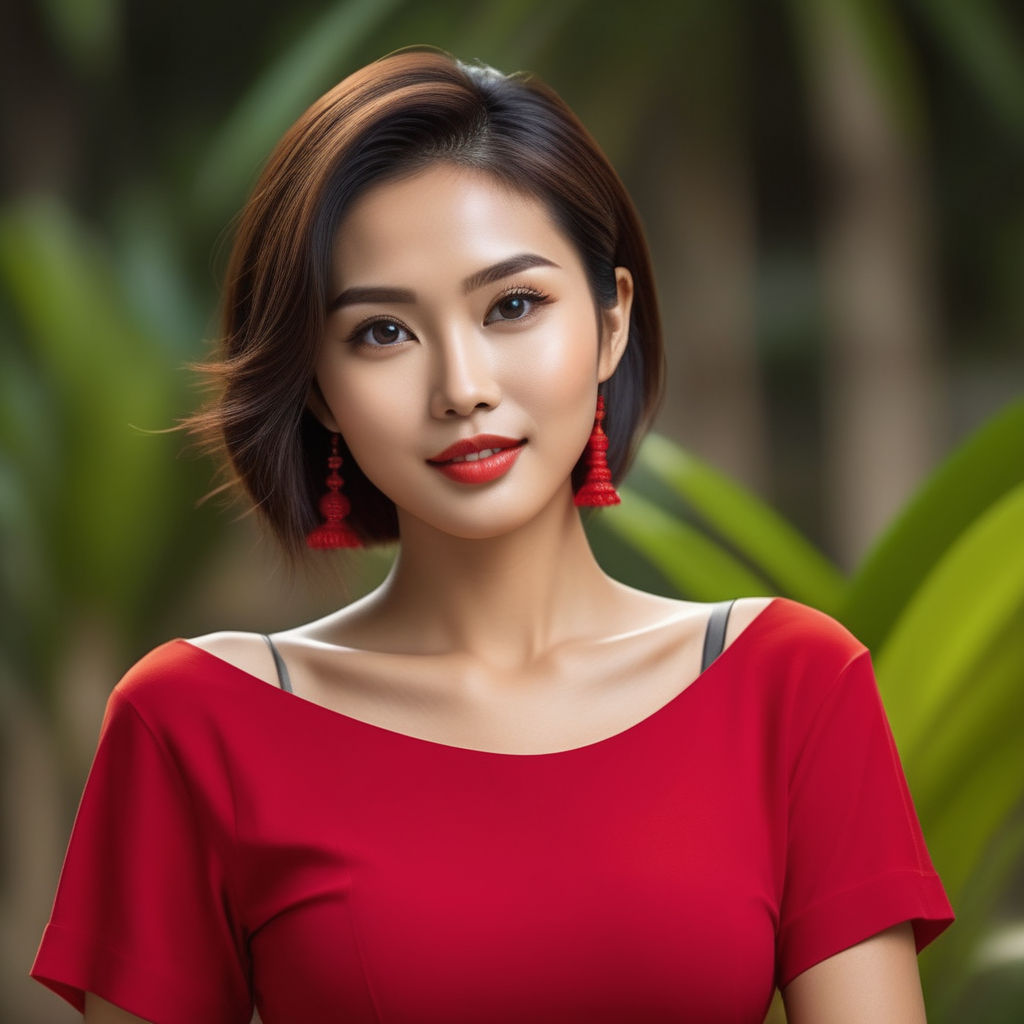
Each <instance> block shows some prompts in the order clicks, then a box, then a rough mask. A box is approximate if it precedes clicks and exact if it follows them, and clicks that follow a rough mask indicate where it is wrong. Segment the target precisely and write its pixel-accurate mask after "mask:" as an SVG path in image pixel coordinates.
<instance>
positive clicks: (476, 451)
mask: <svg viewBox="0 0 1024 1024" xmlns="http://www.w3.org/2000/svg"><path fill="white" fill-rule="evenodd" d="M524 444H526V439H525V438H516V437H502V436H501V435H500V434H477V435H476V436H475V437H466V438H463V439H462V440H461V441H456V442H455V444H452V445H449V446H448V447H447V448H445V450H444V451H443V452H438V453H437V455H432V456H431V457H430V458H429V459H427V462H429V463H430V464H431V465H435V466H436V465H439V464H442V463H451V462H476V461H479V460H480V459H487V458H491V457H493V456H494V455H497V454H500V453H501V452H503V451H507V450H508V449H510V448H519V447H521V446H522V445H524Z"/></svg>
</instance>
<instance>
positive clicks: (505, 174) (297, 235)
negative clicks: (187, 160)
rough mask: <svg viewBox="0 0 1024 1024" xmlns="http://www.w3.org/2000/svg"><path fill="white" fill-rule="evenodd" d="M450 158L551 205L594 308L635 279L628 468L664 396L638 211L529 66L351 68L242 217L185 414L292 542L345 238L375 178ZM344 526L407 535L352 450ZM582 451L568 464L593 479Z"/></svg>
mask: <svg viewBox="0 0 1024 1024" xmlns="http://www.w3.org/2000/svg"><path fill="white" fill-rule="evenodd" d="M436 161H449V162H452V163H456V164H459V165H462V166H467V167H472V168H474V169H478V170H481V171H485V172H486V173H488V174H491V175H493V176H494V177H495V179H497V180H498V181H500V182H501V183H502V184H503V185H506V186H511V187H512V188H514V189H516V190H518V191H520V192H522V193H525V194H528V195H531V196H533V197H535V198H537V199H539V200H540V201H541V202H543V203H544V204H545V205H546V207H547V209H548V210H549V212H550V214H551V216H552V217H553V219H554V221H555V223H556V224H558V225H559V227H560V228H561V229H562V230H563V231H564V232H565V235H566V237H567V238H568V239H569V240H570V242H572V244H573V245H574V246H575V247H576V250H577V251H578V253H579V255H580V257H581V260H582V263H583V265H584V267H585V270H586V274H587V279H588V283H589V286H590V290H591V292H592V294H593V297H594V301H595V303H596V304H597V305H598V306H603V307H608V306H611V305H613V304H614V302H615V299H616V283H615V267H617V266H623V267H626V268H627V269H628V270H629V271H630V272H631V273H632V276H633V282H634V300H633V312H632V316H631V321H630V330H629V340H628V343H627V347H626V351H625V353H624V354H623V356H622V358H621V360H620V361H619V365H618V367H617V368H616V371H615V373H614V374H613V376H612V377H611V378H610V379H609V380H608V381H606V382H605V384H604V385H602V390H603V392H604V394H605V396H606V403H607V407H608V414H607V417H606V419H605V422H604V427H605V431H606V433H607V434H608V439H609V450H608V463H609V467H610V468H611V471H612V477H613V479H614V480H616V481H618V480H620V479H621V478H622V476H623V475H624V474H625V472H626V470H627V469H628V467H629V465H630V463H631V461H632V459H633V456H634V454H635V451H636V447H637V445H638V443H639V441H640V438H641V437H642V436H643V433H644V432H645V431H646V429H647V427H648V426H649V425H650V421H651V419H652V418H653V416H654V413H655V411H656V409H657V406H658V403H659V402H660V399H661V393H662V388H663V376H664V369H663V364H664V356H663V350H662V340H661V326H660V321H659V317H658V306H657V298H656V295H655V291H654V281H653V275H652V271H651V266H650V257H649V255H648V251H647V245H646V242H645V241H644V237H643V231H642V229H641V227H640V223H639V220H638V218H637V215H636V211H635V210H634V208H633V204H632V203H631V201H630V199H629V197H628V195H627V194H626V191H625V189H624V188H623V185H622V183H621V181H620V180H619V178H618V176H617V175H616V173H615V171H614V170H613V169H612V167H611V165H610V164H609V163H608V161H607V159H606V158H605V157H604V155H603V154H602V153H601V151H600V149H599V148H598V146H597V143H596V142H595V141H594V140H593V138H592V137H591V136H590V134H589V133H588V132H587V130H586V129H585V128H584V127H583V125H582V124H580V122H579V120H578V119H577V118H576V116H575V115H574V114H573V113H572V111H571V110H569V108H568V107H567V106H566V105H565V103H564V102H563V101H562V100H561V99H560V98H559V97H558V96H557V95H556V94H555V93H554V92H553V91H552V90H551V89H550V88H549V87H547V86H546V85H544V84H543V83H542V82H540V81H538V80H537V79H536V78H533V77H531V76H528V75H522V74H516V75H503V74H501V73H499V72H497V71H495V70H493V69H492V68H488V67H485V66H481V65H467V64H463V63H461V62H459V61H457V60H455V59H454V58H452V57H450V56H449V55H447V54H444V53H441V52H439V51H436V50H428V49H413V50H403V51H400V52H398V53H396V54H392V55H390V56H388V57H384V58H383V59H381V60H379V61H376V62H374V63H373V64H370V65H368V66H367V67H364V68H362V69H361V70H359V71H356V72H355V73H354V74H352V75H350V76H349V77H348V78H346V79H344V80H343V81H342V82H340V83H339V84H338V85H336V86H335V87H334V88H333V89H331V91H330V92H328V93H327V94H326V95H324V96H323V97H321V98H320V99H319V100H318V101H317V102H315V103H314V104H313V105H312V106H311V107H310V108H309V109H308V110H307V111H306V112H305V113H304V114H303V115H302V116H301V117H300V118H299V119H298V121H296V122H295V124H294V125H293V126H292V127H291V128H290V129H289V131H288V132H287V133H286V135H285V136H284V138H283V139H282V140H281V141H280V142H279V143H278V145H277V147H276V148H275V149H274V151H273V153H272V154H271V156H270V159H269V160H268V162H267V165H266V167H265V168H264V170H263V173H262V175H261V176H260V179H259V181H258V182H257V184H256V187H255V189H254V190H253V193H252V195H251V196H250V198H249V200H248V202H247V204H246V206H245V208H244V210H243V212H242V216H241V219H240V222H239V226H238V230H237V234H236V237H235V242H234V247H233V250H232V254H231V259H230V263H229V266H228V271H227V280H226V285H225V289H224V296H223V314H222V317H223V319H222V336H221V341H220V345H221V352H220V359H219V361H217V362H215V363H211V364H209V365H207V366H205V367H203V368H202V369H203V370H204V371H205V372H206V373H207V374H208V375H209V376H210V377H211V378H212V379H213V381H214V382H215V384H216V387H217V392H216V396H215V398H214V400H213V401H212V402H211V403H210V404H209V405H208V406H207V407H206V408H205V409H204V410H202V411H201V412H199V413H197V414H196V415H195V416H193V417H192V418H191V419H190V420H188V421H187V422H186V423H185V426H186V428H187V429H189V430H190V431H192V432H193V433H194V434H196V435H198V436H199V437H200V438H201V439H202V440H203V441H204V442H205V443H206V445H207V447H209V448H211V449H214V450H217V451H219V452H221V453H222V454H223V455H225V456H226V458H227V462H228V465H229V466H230V468H231V470H232V471H233V474H234V476H235V478H236V479H237V481H238V482H240V483H241V484H242V486H243V487H244V488H245V490H246V492H247V493H248V495H249V497H250V498H251V500H252V502H253V503H254V505H255V506H256V508H257V509H258V510H259V512H260V513H261V514H262V515H263V516H264V518H265V519H266V521H267V523H268V524H269V525H270V527H271V529H272V530H273V532H274V534H275V535H276V537H277V538H278V540H279V541H280V542H281V543H282V545H283V546H284V548H285V549H286V550H287V551H288V552H289V553H291V554H293V555H294V554H298V552H299V551H300V550H302V549H303V547H304V539H305V536H306V534H307V532H308V531H309V530H310V529H311V528H312V527H313V526H315V525H316V523H317V520H318V514H317V501H318V499H319V496H320V494H321V492H322V490H323V478H324V475H325V466H326V456H327V450H328V439H329V435H328V434H327V432H326V430H325V429H324V427H323V426H322V425H321V424H320V423H319V422H318V421H317V420H316V418H315V417H314V416H313V415H312V413H310V412H309V410H308V409H307V405H306V403H307V398H308V396H309V392H310V388H311V387H312V386H313V384H314V368H315V365H316V360H317V354H318V349H319V345H320V341H321V338H322V336H323V332H324V325H325V320H326V316H327V305H328V302H329V295H328V283H329V280H330V269H331V252H332V245H333V241H334V235H335V233H336V231H337V228H338V225H339V223H340V221H341V219H342V218H343V217H344V215H345V212H346V210H347V208H348V207H349V205H350V204H351V203H352V202H353V200H354V199H356V198H357V197H358V196H359V195H360V194H361V193H363V192H364V191H365V190H366V189H368V188H369V187H370V186H373V185H377V184H380V183H382V182H384V181H388V180H394V179H396V178H398V177H404V176H407V175H409V174H412V173H414V172H415V171H417V170H418V169H421V168H423V167H425V166H426V165H428V164H430V163H433V162H436ZM342 456H343V458H344V460H345V461H344V469H343V470H342V473H343V476H344V477H345V492H346V494H347V495H348V496H349V498H350V499H351V502H352V512H351V514H350V517H349V522H350V523H351V524H352V526H353V527H354V529H355V530H356V531H357V532H358V533H359V535H360V536H361V537H362V538H363V539H364V541H365V542H366V543H373V542H384V541H391V540H394V539H396V538H397V536H398V520H397V516H396V514H395V508H394V505H393V504H392V502H391V501H390V499H388V498H387V497H386V496H385V495H384V494H382V493H381V492H380V491H379V490H378V489H377V488H376V487H375V486H374V485H373V484H371V483H370V481H369V480H368V479H367V478H366V477H365V476H364V475H363V473H362V471H361V470H360V469H359V467H358V465H357V464H356V463H355V461H354V460H353V459H352V457H351V455H350V454H349V453H348V451H347V449H346V448H345V447H344V438H343V439H342ZM582 476H583V462H582V457H581V460H580V463H578V464H577V466H576V468H575V469H574V471H573V484H574V487H578V486H579V485H580V483H581V482H582Z"/></svg>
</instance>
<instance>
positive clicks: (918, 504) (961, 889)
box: [592, 400, 1024, 1021]
mask: <svg viewBox="0 0 1024 1024" xmlns="http://www.w3.org/2000/svg"><path fill="white" fill-rule="evenodd" d="M1022 452H1024V400H1022V401H1018V402H1016V403H1014V404H1013V405H1011V406H1010V407H1008V408H1007V409H1005V410H1003V411H1002V412H1001V413H1000V414H999V415H997V416H996V417H995V418H994V419H993V420H992V421H991V422H989V423H986V424H985V425H984V426H983V427H982V428H981V429H980V430H979V431H978V432H977V433H976V435H975V436H973V437H971V438H969V439H968V440H967V441H966V442H965V443H964V444H963V445H962V446H961V447H960V448H959V449H958V450H957V451H956V452H954V453H953V454H952V455H951V456H950V457H949V459H948V460H947V461H946V462H944V463H943V464H942V465H941V466H940V467H938V469H937V470H936V471H935V472H934V474H933V475H932V477H931V478H930V479H929V480H928V481H927V482H926V483H925V484H924V485H923V487H922V488H921V490H920V492H919V493H918V494H917V495H915V496H914V498H913V499H912V500H911V502H910V503H909V504H908V506H907V507H906V509H905V510H904V511H903V512H902V513H901V514H900V515H899V516H898V517H897V518H896V520H895V521H894V522H893V524H892V525H891V526H890V528H889V529H888V530H887V531H886V532H885V533H884V534H883V536H882V537H881V538H880V539H879V541H878V543H877V544H876V546H875V549H874V550H873V551H872V552H871V553H870V554H869V555H868V556H867V558H866V559H865V561H864V568H863V569H862V570H859V571H857V572H855V573H854V574H853V576H852V578H851V579H849V580H846V579H843V577H842V576H841V575H840V574H839V572H838V570H836V569H834V568H833V567H831V566H830V565H829V563H828V560H827V559H826V557H825V556H824V555H823V554H822V553H820V552H818V551H816V550H815V549H814V547H813V545H811V544H810V543H809V542H808V541H806V540H804V539H802V538H801V537H800V536H799V534H798V533H797V532H796V531H795V530H794V529H793V528H792V527H789V526H787V524H786V523H785V522H783V521H782V520H781V518H780V517H779V515H778V514H777V513H776V512H774V511H773V510H771V509H770V508H768V507H766V506H764V505H763V504H762V503H761V502H759V501H758V500H757V499H756V498H754V497H753V496H751V495H749V494H747V493H745V492H744V491H743V490H742V489H741V488H740V487H738V486H737V485H736V484H735V483H733V482H731V481H729V480H727V479H725V478H723V477H722V476H721V475H720V474H718V473H716V472H715V471H714V470H713V469H712V468H711V467H709V466H707V465H703V464H701V462H700V461H699V460H698V459H696V458H694V457H693V456H692V455H690V454H687V453H686V452H684V451H683V450H681V449H679V448H677V447H676V446H674V445H673V444H672V443H671V442H669V441H667V440H666V439H665V438H663V437H658V436H657V435H651V436H649V437H648V438H647V439H646V441H645V442H644V445H643V447H642V448H641V450H640V453H639V456H638V460H637V467H636V470H635V472H634V473H633V474H632V476H631V478H630V480H631V487H630V488H629V489H626V488H623V489H622V497H623V501H622V504H621V505H619V506H613V507H611V508H609V509H608V510H606V512H605V514H604V516H603V518H602V519H601V521H600V525H599V528H598V524H594V526H593V527H592V530H593V531H594V532H595V533H596V534H598V537H597V538H596V540H597V543H598V546H599V547H600V548H601V549H602V550H603V551H604V552H605V554H606V555H607V549H608V546H609V544H610V543H611V537H614V538H617V539H618V540H619V541H621V542H623V543H625V544H626V545H628V546H629V547H631V548H632V549H633V550H635V551H636V552H637V553H639V554H640V555H641V556H642V557H643V558H645V559H646V560H647V561H648V562H650V563H651V565H652V566H653V567H654V568H655V569H657V570H658V571H659V572H660V573H661V574H662V575H663V576H664V578H665V579H666V580H667V581H669V582H670V584H672V586H673V589H675V591H676V592H677V593H678V594H681V595H683V596H685V597H689V598H695V599H697V600H704V601H717V600H722V599H724V598H727V597H729V596H732V595H734V594H736V593H738V592H740V593H757V594H785V595H786V596H789V597H792V598H794V599H796V600H801V601H804V602H806V603H808V604H810V605H812V606H813V607H817V608H820V609H822V610H825V611H828V612H829V613H831V614H833V615H835V616H836V617H837V618H838V619H839V620H840V621H842V622H844V623H845V624H846V625H847V627H848V628H851V629H852V630H853V631H854V632H855V634H856V635H857V636H858V638H860V639H861V640H862V641H863V642H864V643H865V644H867V646H868V647H869V648H870V649H871V651H872V657H873V661H874V664H875V668H876V673H877V676H878V682H879V688H880V690H881V692H882V696H883V699H884V701H885V705H886V710H887V712H888V714H889V719H890V722H891V724H892V728H893V732H894V734H895V737H896V740H897V743H898V745H899V748H900V751H901V754H902V758H903V764H904V768H905V770H906V773H907V778H908V780H909V782H910V785H911V789H912V791H913V793H914V796H915V803H916V806H917V809H918V813H919V815H920V818H921V822H922V826H923V828H924V832H925V835H926V836H927V837H928V842H929V849H930V851H931V853H932V856H933V859H934V861H935V864H936V867H937V869H938V871H939V874H940V875H941V876H942V879H943V882H944V884H945V886H946V891H947V893H948V894H949V897H950V900H951V902H952V903H953V906H954V908H955V909H956V911H957V913H958V918H959V920H958V922H957V927H956V928H954V929H952V930H950V931H949V932H947V933H946V934H945V935H944V936H943V938H942V940H941V941H940V942H938V943H936V944H935V946H934V947H932V948H931V949H930V950H929V951H928V953H927V954H926V955H925V956H924V957H923V958H922V968H923V971H922V973H923V978H924V981H925V986H926V991H927V992H928V994H929V996H930V997H931V998H930V1000H929V1003H930V1005H931V1006H932V1007H933V1010H932V1014H931V1017H930V1019H931V1020H933V1021H942V1020H947V1019H949V1020H953V1019H956V1013H954V1012H953V1011H952V1010H951V1008H952V1007H953V1006H955V1005H956V1004H957V1000H958V998H959V997H961V996H963V994H964V992H965V991H966V990H967V988H968V984H969V980H970V965H971V964H972V963H973V962H974V960H975V956H974V954H975V953H976V952H977V946H978V943H979V941H980V940H981V937H982V936H983V934H984V928H983V926H982V925H981V923H980V922H982V921H984V920H985V919H986V917H987V916H988V915H990V914H991V912H992V910H993V906H994V901H995V899H996V898H997V897H998V893H999V892H1000V890H1001V888H1002V887H1003V886H1005V885H1007V884H1009V882H1010V881H1011V879H1012V871H1013V869H1014V865H1017V864H1019V862H1020V858H1021V854H1022V853H1024V829H1020V828H1014V825H1015V822H1016V821H1017V819H1018V816H1019V809H1020V807H1021V805H1022V804H1024V743H1021V724H1022V723H1024V686H1022V685H1021V684H1022V681H1024V630H1022V629H1021V628H1020V624H1021V622H1022V621H1024V459H1021V458H1020V454H1021V453H1022ZM666 490H667V493H666ZM608 534H610V535H611V537H609V536H608ZM601 535H604V536H603V539H602V536H601ZM939 540H941V544H940V543H938V541H939ZM612 557H614V556H612ZM894 595H897V599H894ZM993 846H997V847H1002V849H999V850H998V856H997V857H996V859H997V861H998V864H999V867H998V868H996V867H994V866H993V863H992V857H993ZM968 894H970V897H969V896H968Z"/></svg>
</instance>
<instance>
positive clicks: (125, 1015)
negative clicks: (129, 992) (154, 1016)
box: [83, 992, 149, 1024]
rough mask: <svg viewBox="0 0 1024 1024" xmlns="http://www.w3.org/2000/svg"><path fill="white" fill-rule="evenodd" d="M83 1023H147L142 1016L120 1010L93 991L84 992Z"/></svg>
mask: <svg viewBox="0 0 1024 1024" xmlns="http://www.w3.org/2000/svg"><path fill="white" fill-rule="evenodd" d="M83 1021H84V1024H149V1021H146V1020H144V1019H143V1018H142V1017H136V1016H135V1014H134V1013H129V1012H128V1011H127V1010H122V1009H121V1007H120V1006H115V1005H114V1004H113V1003H108V1002H107V1001H106V999H101V998H100V997H99V996H98V995H96V993H95V992H86V993H85V1017H84V1018H83Z"/></svg>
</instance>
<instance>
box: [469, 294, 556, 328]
mask: <svg viewBox="0 0 1024 1024" xmlns="http://www.w3.org/2000/svg"><path fill="white" fill-rule="evenodd" d="M547 300H548V297H547V296H546V295H545V294H544V293H543V292H538V291H536V290H534V289H532V288H516V289H515V290H513V291H509V292H506V293H505V294H504V295H502V296H501V298H500V299H498V301H497V302H496V303H495V304H494V305H493V306H491V308H490V310H489V312H488V313H487V316H486V318H485V319H484V323H485V324H494V323H502V322H505V321H513V320H525V319H527V318H528V317H530V316H532V315H533V314H534V313H535V312H536V309H537V307H538V306H540V305H543V304H544V303H545V302H547Z"/></svg>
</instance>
